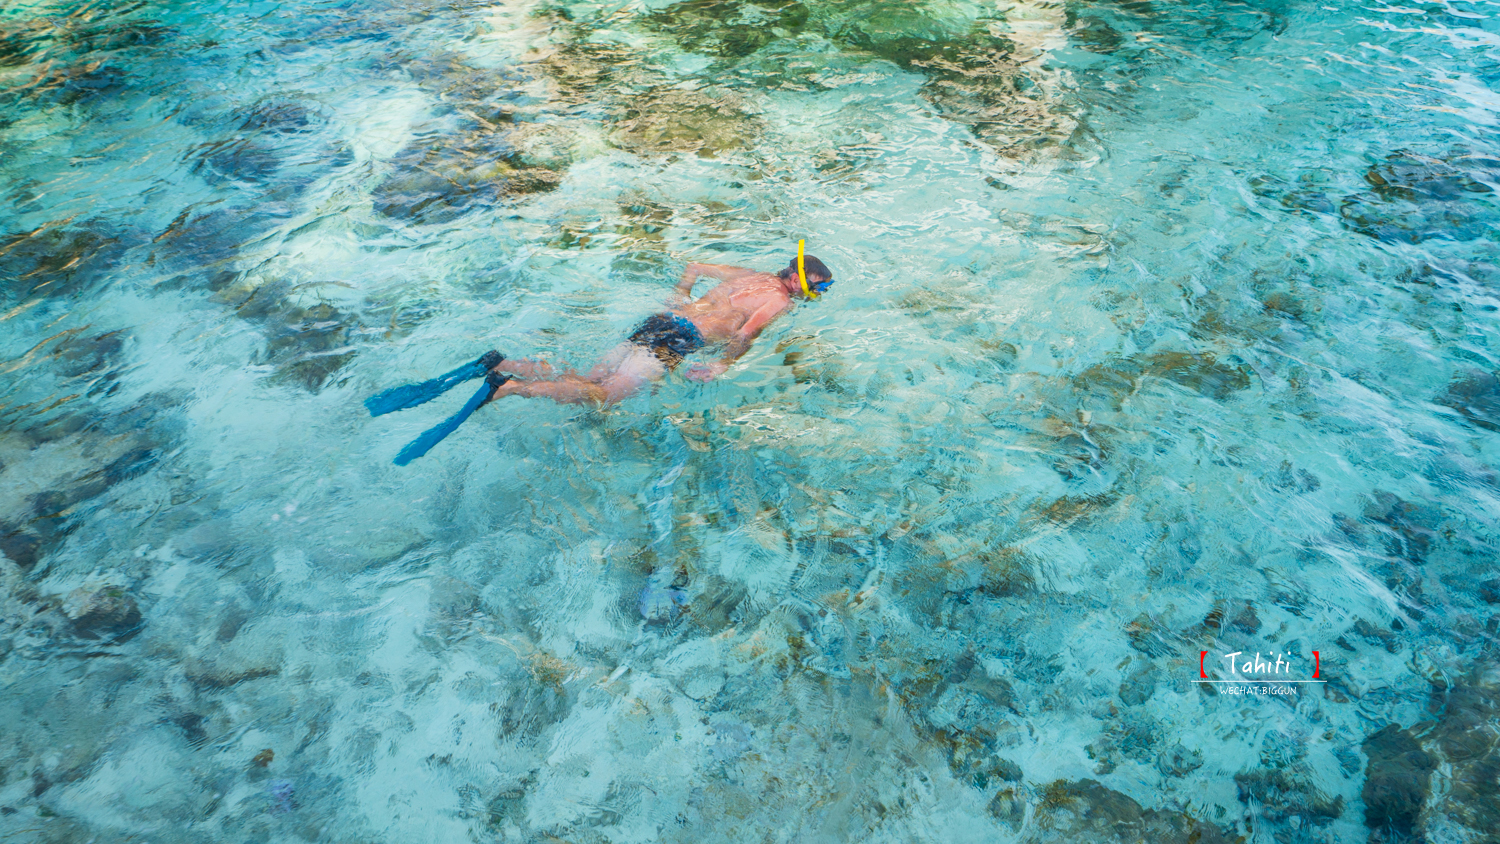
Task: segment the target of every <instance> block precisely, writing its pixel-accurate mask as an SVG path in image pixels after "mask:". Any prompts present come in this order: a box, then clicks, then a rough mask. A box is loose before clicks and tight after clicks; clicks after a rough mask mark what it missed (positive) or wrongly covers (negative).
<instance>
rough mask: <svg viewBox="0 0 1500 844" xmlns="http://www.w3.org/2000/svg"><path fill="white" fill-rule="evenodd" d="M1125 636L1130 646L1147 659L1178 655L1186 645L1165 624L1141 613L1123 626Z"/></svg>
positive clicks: (1180, 637) (1179, 636)
mask: <svg viewBox="0 0 1500 844" xmlns="http://www.w3.org/2000/svg"><path fill="white" fill-rule="evenodd" d="M1125 636H1126V638H1127V639H1129V641H1130V646H1131V647H1132V648H1134V649H1136V650H1138V651H1140V652H1141V653H1143V654H1145V655H1146V656H1149V657H1164V656H1171V655H1174V654H1177V653H1180V652H1181V651H1182V650H1183V646H1184V645H1185V644H1186V642H1185V641H1184V639H1183V638H1182V636H1181V635H1179V634H1178V633H1176V632H1175V631H1173V630H1172V629H1170V628H1169V627H1168V626H1167V625H1166V624H1164V623H1162V622H1161V621H1159V620H1157V619H1155V618H1152V617H1151V616H1149V615H1147V614H1145V613H1141V614H1140V615H1138V616H1136V617H1135V618H1134V619H1133V620H1132V621H1131V622H1130V623H1129V624H1127V625H1125Z"/></svg>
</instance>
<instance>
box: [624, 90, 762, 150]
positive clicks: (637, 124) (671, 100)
mask: <svg viewBox="0 0 1500 844" xmlns="http://www.w3.org/2000/svg"><path fill="white" fill-rule="evenodd" d="M763 129H764V127H763V125H762V123H761V121H760V118H758V117H756V116H755V115H754V114H752V113H751V111H750V110H749V107H748V106H747V105H746V104H745V103H744V102H743V101H742V100H741V99H740V97H739V96H737V95H735V94H733V93H729V92H724V91H710V90H693V91H688V90H683V89H681V88H662V89H657V90H653V91H650V92H647V93H645V94H642V95H640V96H637V97H633V98H631V99H630V100H628V101H626V103H625V105H624V108H623V110H622V111H621V113H620V115H619V118H618V121H617V123H616V125H615V130H614V133H613V135H612V136H611V137H612V139H613V141H614V143H615V144H616V145H618V146H620V147H621V148H623V149H626V150H630V151H631V152H636V153H647V154H650V153H656V154H660V153H669V152H680V153H696V154H698V155H700V156H703V157H705V158H713V157H715V156H717V155H720V154H722V153H725V152H729V151H730V150H736V149H744V148H747V147H749V146H750V145H751V143H752V142H753V141H754V140H755V139H756V138H757V137H758V136H759V135H760V134H761V132H762V131H763Z"/></svg>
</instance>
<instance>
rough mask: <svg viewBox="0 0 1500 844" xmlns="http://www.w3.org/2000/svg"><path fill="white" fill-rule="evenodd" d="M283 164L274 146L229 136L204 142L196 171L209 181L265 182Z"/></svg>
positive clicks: (213, 182)
mask: <svg viewBox="0 0 1500 844" xmlns="http://www.w3.org/2000/svg"><path fill="white" fill-rule="evenodd" d="M280 167H281V160H280V158H278V157H277V155H276V152H275V150H273V149H271V148H270V147H267V146H265V145H263V144H260V143H258V142H257V141H255V140H253V139H251V138H230V139H228V140H224V141H218V142H215V143H210V144H205V145H204V146H203V147H202V151H201V152H200V153H199V157H198V163H197V164H195V165H193V172H194V173H197V174H199V175H201V176H203V177H204V178H205V180H207V181H208V182H209V183H210V184H218V183H221V182H224V181H225V180H228V181H236V182H249V183H251V184H256V185H263V184H266V183H267V182H269V181H271V178H272V177H273V176H275V175H276V171H277V170H278V169H279V168H280Z"/></svg>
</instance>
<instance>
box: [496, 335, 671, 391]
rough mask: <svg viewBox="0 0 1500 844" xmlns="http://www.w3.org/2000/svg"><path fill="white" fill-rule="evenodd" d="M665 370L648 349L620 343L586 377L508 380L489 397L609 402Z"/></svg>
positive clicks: (636, 388)
mask: <svg viewBox="0 0 1500 844" xmlns="http://www.w3.org/2000/svg"><path fill="white" fill-rule="evenodd" d="M616 361H618V363H615V362H616ZM507 363H510V361H503V362H502V363H501V365H500V366H497V367H496V370H497V371H505V364H507ZM611 364H613V365H612V366H611ZM666 371H667V368H666V367H665V366H663V365H662V363H661V361H660V360H658V359H657V357H656V355H655V354H654V353H653V352H652V351H651V350H650V349H647V348H646V347H644V346H637V345H634V344H632V343H623V344H621V345H620V346H618V347H616V348H615V350H614V351H613V352H611V353H610V354H609V356H607V357H606V358H605V360H604V361H602V362H601V363H600V365H598V366H595V367H594V368H593V370H591V371H590V372H589V375H588V377H585V376H582V375H577V374H571V373H570V374H564V375H558V376H556V377H552V378H543V379H538V380H535V381H515V380H511V381H507V382H505V383H504V384H501V385H500V386H499V387H497V388H495V392H494V394H493V395H492V396H491V399H492V400H493V399H498V398H504V397H505V396H526V397H528V398H546V399H552V400H553V401H555V402H558V403H560V404H585V403H588V402H593V403H595V404H613V403H614V402H617V401H620V400H621V399H624V398H627V397H629V396H631V395H634V394H635V393H636V392H637V391H639V390H640V389H641V387H644V386H645V385H646V384H649V383H650V382H652V381H655V380H657V379H659V378H661V377H662V376H663V375H665V374H666Z"/></svg>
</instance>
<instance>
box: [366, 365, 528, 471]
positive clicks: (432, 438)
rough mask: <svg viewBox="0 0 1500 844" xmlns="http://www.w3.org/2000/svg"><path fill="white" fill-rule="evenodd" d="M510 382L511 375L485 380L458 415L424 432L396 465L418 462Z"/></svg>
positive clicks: (401, 455) (398, 455) (399, 458)
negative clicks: (493, 393) (497, 388)
mask: <svg viewBox="0 0 1500 844" xmlns="http://www.w3.org/2000/svg"><path fill="white" fill-rule="evenodd" d="M509 380H510V376H509V375H500V376H496V377H494V378H485V379H484V386H482V387H480V388H479V391H478V392H476V393H475V394H474V395H473V396H471V397H469V400H468V402H466V403H465V404H464V406H463V407H462V408H460V409H459V411H458V412H457V413H455V414H453V415H452V416H449V417H448V418H447V419H444V420H443V421H442V422H439V423H438V424H436V425H434V426H432V427H431V428H428V429H427V430H425V431H423V432H422V433H421V435H420V436H418V437H417V438H416V439H414V440H412V441H411V442H409V443H407V444H406V447H405V448H402V449H401V453H400V454H397V455H396V459H395V461H394V462H395V464H396V465H397V466H405V465H406V464H408V463H410V462H412V461H413V460H416V459H417V458H418V457H421V456H422V455H424V454H426V453H427V452H429V451H431V450H432V447H433V446H435V445H437V444H438V443H440V442H442V441H443V438H444V437H446V436H448V435H449V434H451V433H453V432H454V431H457V430H458V426H459V425H462V424H464V420H465V419H468V418H469V416H470V415H472V414H473V413H474V411H476V410H478V409H479V408H480V407H481V406H483V405H484V403H485V402H487V401H489V400H490V393H492V392H494V390H495V388H496V387H498V386H500V385H501V384H504V383H505V382H506V381H509Z"/></svg>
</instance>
